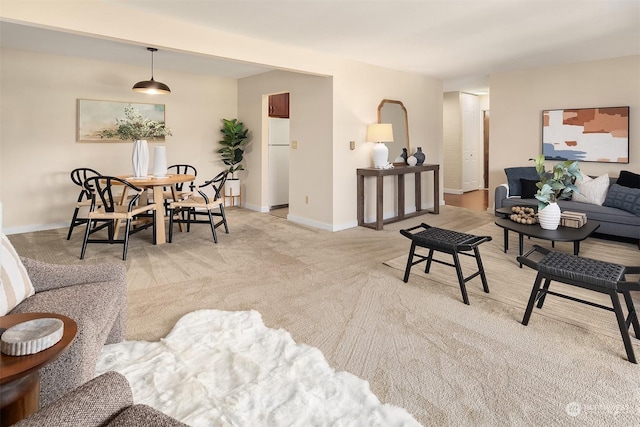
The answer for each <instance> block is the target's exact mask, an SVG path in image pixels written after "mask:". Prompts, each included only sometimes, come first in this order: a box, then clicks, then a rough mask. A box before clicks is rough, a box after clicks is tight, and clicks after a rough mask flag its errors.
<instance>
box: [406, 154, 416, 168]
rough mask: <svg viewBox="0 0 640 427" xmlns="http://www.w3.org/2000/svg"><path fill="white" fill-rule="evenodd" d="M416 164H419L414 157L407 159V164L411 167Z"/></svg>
mask: <svg viewBox="0 0 640 427" xmlns="http://www.w3.org/2000/svg"><path fill="white" fill-rule="evenodd" d="M416 163H418V159H416V158H415V157H414V156H409V157H407V164H408V165H409V166H415V165H416Z"/></svg>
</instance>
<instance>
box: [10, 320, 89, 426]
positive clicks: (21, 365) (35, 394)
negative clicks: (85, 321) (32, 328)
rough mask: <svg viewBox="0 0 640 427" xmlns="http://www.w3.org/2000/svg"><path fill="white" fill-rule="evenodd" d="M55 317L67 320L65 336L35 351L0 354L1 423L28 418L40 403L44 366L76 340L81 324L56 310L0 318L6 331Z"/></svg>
mask: <svg viewBox="0 0 640 427" xmlns="http://www.w3.org/2000/svg"><path fill="white" fill-rule="evenodd" d="M47 317H54V318H57V319H60V320H62V322H63V323H64V333H63V335H62V339H61V340H60V341H58V342H57V343H56V344H55V345H53V346H51V347H49V348H47V349H46V350H43V351H41V352H38V353H35V354H29V355H26V356H8V355H6V354H2V353H0V386H2V387H1V389H0V425H1V426H9V425H11V424H15V423H16V422H18V421H20V420H21V419H23V418H26V417H28V416H29V415H31V414H33V413H34V412H36V411H37V410H38V409H39V406H40V374H39V373H38V371H39V370H40V368H42V367H43V366H45V365H47V364H48V363H50V362H52V361H53V360H55V359H56V358H57V357H58V356H60V355H61V354H62V353H63V352H64V351H65V350H66V349H67V348H69V346H70V345H71V343H72V342H73V339H74V338H75V336H76V333H77V332H78V326H77V325H76V322H75V321H73V319H70V318H69V317H67V316H63V315H61V314H55V313H19V314H8V315H6V316H2V317H0V328H2V329H3V330H5V329H8V328H10V327H11V326H14V325H17V324H18V323H22V322H26V321H28V320H34V319H42V318H47Z"/></svg>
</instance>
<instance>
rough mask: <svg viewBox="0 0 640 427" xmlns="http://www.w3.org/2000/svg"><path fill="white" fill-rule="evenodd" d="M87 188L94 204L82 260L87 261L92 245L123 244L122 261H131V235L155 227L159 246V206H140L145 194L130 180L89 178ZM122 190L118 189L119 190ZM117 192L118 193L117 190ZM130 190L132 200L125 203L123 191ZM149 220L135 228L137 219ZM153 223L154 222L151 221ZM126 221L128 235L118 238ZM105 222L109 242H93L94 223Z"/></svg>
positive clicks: (128, 191)
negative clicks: (157, 230)
mask: <svg viewBox="0 0 640 427" xmlns="http://www.w3.org/2000/svg"><path fill="white" fill-rule="evenodd" d="M84 187H85V189H86V190H87V191H88V192H89V194H90V195H91V205H90V208H89V213H88V215H87V219H88V222H87V228H86V231H85V234H84V241H83V242H82V251H81V253H80V259H84V255H85V252H86V250H87V244H88V243H109V244H112V243H122V244H123V245H124V247H123V250H122V259H123V260H125V261H126V259H127V249H128V246H129V236H130V235H131V234H134V233H137V232H138V231H141V230H144V229H146V228H149V227H150V226H152V227H153V244H155V243H156V215H157V209H158V206H157V204H156V203H150V204H141V205H138V201H139V199H140V195H141V194H142V193H143V192H144V191H145V190H144V189H141V188H138V187H136V186H134V185H132V184H131V183H129V182H128V181H126V180H124V179H121V178H117V177H114V176H97V177H92V178H88V179H87V180H86V181H85V183H84ZM116 187H118V189H117V190H115V188H116ZM114 190H115V191H114ZM120 190H126V193H128V197H127V198H126V199H125V200H124V201H123V202H122V204H121V200H120V199H121V195H120V194H122V191H120ZM138 219H146V222H145V223H144V224H143V225H141V226H138V225H136V226H135V227H134V228H133V229H131V225H132V222H133V220H138ZM149 219H150V220H151V221H150V222H149V221H148V220H149ZM123 220H124V221H126V223H125V233H124V236H123V238H122V239H116V238H115V235H116V232H117V231H116V227H117V226H118V225H119V222H120V221H123ZM91 221H95V222H104V223H105V224H106V226H107V227H108V237H107V238H106V239H104V238H103V239H89V235H90V234H93V233H95V232H96V231H97V229H91V227H90V222H91Z"/></svg>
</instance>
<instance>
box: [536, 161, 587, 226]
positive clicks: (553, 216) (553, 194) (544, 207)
mask: <svg viewBox="0 0 640 427" xmlns="http://www.w3.org/2000/svg"><path fill="white" fill-rule="evenodd" d="M544 160H545V158H544V154H541V155H539V156H538V157H536V158H535V162H536V171H537V172H538V176H539V177H540V182H538V183H536V187H538V191H537V193H536V195H535V197H536V199H537V200H538V221H539V222H540V227H542V228H544V229H545V230H555V229H557V228H558V225H559V224H560V206H558V203H557V202H558V200H561V199H568V198H569V197H570V196H571V192H572V191H575V192H578V188H577V187H576V185H575V182H576V179H582V174H581V173H580V166H579V165H578V161H577V160H565V161H564V162H560V163H557V164H556V165H555V166H554V167H553V169H552V170H551V171H547V170H545V168H544Z"/></svg>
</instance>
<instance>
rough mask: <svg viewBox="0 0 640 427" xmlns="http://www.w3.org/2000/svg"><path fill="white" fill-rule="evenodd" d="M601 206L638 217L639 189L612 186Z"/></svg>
mask: <svg viewBox="0 0 640 427" xmlns="http://www.w3.org/2000/svg"><path fill="white" fill-rule="evenodd" d="M602 206H609V207H612V208H618V209H622V210H623V211H627V212H630V213H632V214H634V215H636V216H640V188H629V187H624V186H622V185H619V184H612V185H611V187H609V191H608V192H607V197H606V198H605V199H604V203H603V204H602Z"/></svg>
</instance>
